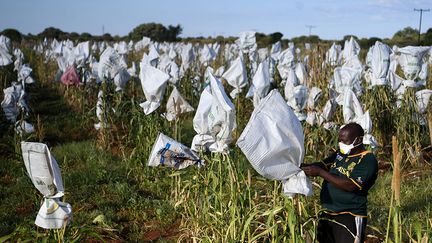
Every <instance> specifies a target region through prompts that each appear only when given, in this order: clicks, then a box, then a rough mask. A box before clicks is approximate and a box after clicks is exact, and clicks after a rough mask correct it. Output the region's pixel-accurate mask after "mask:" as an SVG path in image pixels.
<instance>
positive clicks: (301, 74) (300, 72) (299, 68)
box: [295, 62, 308, 86]
mask: <svg viewBox="0 0 432 243" xmlns="http://www.w3.org/2000/svg"><path fill="white" fill-rule="evenodd" d="M295 75H296V76H297V79H298V81H299V83H300V84H301V85H305V86H307V81H308V73H307V71H306V67H305V65H304V64H303V63H302V62H299V63H297V64H296V67H295Z"/></svg>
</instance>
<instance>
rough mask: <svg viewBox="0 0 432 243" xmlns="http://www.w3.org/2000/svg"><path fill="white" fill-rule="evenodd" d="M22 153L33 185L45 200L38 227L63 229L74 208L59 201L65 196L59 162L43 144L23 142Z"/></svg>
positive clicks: (39, 215)
mask: <svg viewBox="0 0 432 243" xmlns="http://www.w3.org/2000/svg"><path fill="white" fill-rule="evenodd" d="M21 151H22V156H23V160H24V165H25V167H26V170H27V173H28V175H29V177H30V179H31V181H32V182H33V185H34V186H35V187H36V189H38V191H39V192H40V193H42V195H43V196H44V198H45V200H44V203H43V205H42V206H41V209H40V210H39V213H38V216H37V217H36V222H35V223H36V225H38V226H40V227H43V228H46V229H51V228H55V229H57V228H61V227H62V226H63V224H64V223H67V222H68V220H69V219H70V218H71V213H72V208H71V207H70V205H69V204H64V203H60V202H59V200H58V199H59V198H60V197H62V196H63V195H64V188H63V182H62V177H61V173H60V168H59V167H58V164H57V161H56V160H55V158H54V157H53V156H52V155H51V152H50V150H49V149H48V146H46V144H43V143H33V142H21ZM49 199H53V200H49Z"/></svg>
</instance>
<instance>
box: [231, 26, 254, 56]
mask: <svg viewBox="0 0 432 243" xmlns="http://www.w3.org/2000/svg"><path fill="white" fill-rule="evenodd" d="M235 43H236V45H237V46H238V47H239V48H240V50H242V51H243V52H249V51H252V50H255V49H256V48H257V44H256V38H255V31H244V32H241V33H240V34H239V38H238V39H237V40H236V41H235Z"/></svg>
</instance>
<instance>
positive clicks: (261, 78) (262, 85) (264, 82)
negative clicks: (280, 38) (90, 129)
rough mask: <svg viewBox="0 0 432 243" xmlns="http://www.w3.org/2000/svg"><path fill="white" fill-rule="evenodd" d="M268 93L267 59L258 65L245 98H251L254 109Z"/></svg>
mask: <svg viewBox="0 0 432 243" xmlns="http://www.w3.org/2000/svg"><path fill="white" fill-rule="evenodd" d="M269 91H270V73H269V59H268V58H267V59H266V60H265V61H263V62H262V63H260V65H259V66H258V69H257V71H256V72H255V75H254V76H253V79H252V84H251V86H250V88H249V91H248V93H247V94H246V97H247V98H249V97H253V104H254V106H255V107H256V106H257V105H258V103H259V102H260V100H261V99H262V98H264V97H265V96H266V95H267V94H268V92H269Z"/></svg>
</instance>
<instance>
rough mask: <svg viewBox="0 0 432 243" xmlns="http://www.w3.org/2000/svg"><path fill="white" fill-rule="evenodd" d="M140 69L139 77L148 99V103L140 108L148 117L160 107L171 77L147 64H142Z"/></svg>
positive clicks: (142, 104)
mask: <svg viewBox="0 0 432 243" xmlns="http://www.w3.org/2000/svg"><path fill="white" fill-rule="evenodd" d="M140 69H141V70H140V74H139V77H140V80H141V86H142V89H143V92H144V95H145V97H146V101H145V102H143V103H141V104H140V106H141V107H142V108H143V110H144V113H145V114H146V115H148V114H150V113H152V112H153V111H155V110H156V109H157V108H158V107H159V106H160V104H161V101H162V98H163V95H164V93H165V89H166V86H167V81H168V79H169V78H170V77H169V75H168V74H166V73H164V72H162V71H161V70H159V69H157V68H154V67H152V66H150V65H148V64H145V63H140Z"/></svg>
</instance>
